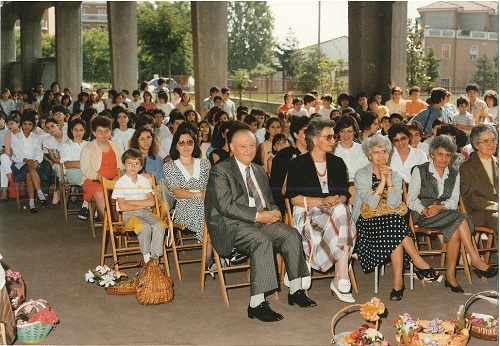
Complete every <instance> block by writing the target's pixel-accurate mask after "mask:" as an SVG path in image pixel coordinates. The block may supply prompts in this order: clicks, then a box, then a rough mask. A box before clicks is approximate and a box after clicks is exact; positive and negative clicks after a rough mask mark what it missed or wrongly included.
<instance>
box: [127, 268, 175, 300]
mask: <svg viewBox="0 0 500 346" xmlns="http://www.w3.org/2000/svg"><path fill="white" fill-rule="evenodd" d="M135 296H136V298H137V301H138V302H139V303H140V304H143V305H157V304H163V303H168V302H170V301H172V299H174V289H173V287H172V280H171V279H170V278H169V277H168V276H165V275H164V274H163V272H162V271H161V269H160V267H159V266H158V261H156V260H154V259H150V260H149V261H148V263H146V264H145V265H144V267H142V269H141V271H140V273H139V276H138V277H137V281H136V292H135Z"/></svg>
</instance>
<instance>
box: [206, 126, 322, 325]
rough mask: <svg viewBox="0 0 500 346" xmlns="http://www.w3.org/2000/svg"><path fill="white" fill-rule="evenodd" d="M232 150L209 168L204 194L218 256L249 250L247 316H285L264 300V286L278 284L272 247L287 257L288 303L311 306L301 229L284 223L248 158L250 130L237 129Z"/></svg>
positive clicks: (253, 151)
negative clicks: (304, 284)
mask: <svg viewBox="0 0 500 346" xmlns="http://www.w3.org/2000/svg"><path fill="white" fill-rule="evenodd" d="M230 140H231V142H230V148H231V150H232V151H233V153H234V156H233V157H231V158H229V159H227V160H225V161H223V162H221V163H218V164H217V165H215V166H213V167H212V169H211V170H210V176H209V179H208V185H207V191H206V195H205V218H206V222H207V226H208V232H209V233H210V237H211V239H212V244H213V246H214V248H215V250H216V251H217V252H218V253H219V255H220V256H222V257H225V256H228V255H229V254H230V253H231V251H232V250H233V249H234V248H236V251H238V252H239V253H243V254H245V255H248V256H250V295H251V297H250V304H249V306H248V317H249V318H257V319H259V320H261V321H264V322H274V321H279V320H282V319H283V316H282V315H280V314H278V313H276V312H274V311H273V310H272V309H271V308H270V307H269V303H268V302H267V301H266V300H265V297H264V294H265V293H266V292H270V291H274V290H276V289H277V288H278V279H277V276H276V270H275V264H274V252H273V250H277V251H278V252H280V253H281V254H282V255H283V257H284V260H285V265H286V270H287V273H288V277H289V278H290V293H289V294H288V303H289V304H290V305H294V304H297V305H299V306H300V307H313V306H316V303H315V302H314V301H313V300H311V299H309V298H308V297H307V296H306V295H305V293H304V291H303V290H302V280H301V278H302V277H306V276H309V275H310V274H309V271H308V269H307V264H306V261H305V259H304V252H303V250H302V239H301V236H300V234H299V232H298V231H297V230H296V229H294V228H292V227H290V226H288V225H285V224H284V223H282V222H281V221H280V220H281V212H280V211H279V209H278V206H277V205H276V204H275V203H274V200H273V197H272V193H271V189H270V188H269V178H268V176H267V174H266V173H265V172H264V170H263V169H262V167H260V166H258V165H256V164H254V163H252V160H253V159H254V157H255V154H256V140H255V136H254V134H253V133H252V132H250V131H248V130H245V129H240V130H236V132H235V133H234V135H233V136H232V138H231V139H230Z"/></svg>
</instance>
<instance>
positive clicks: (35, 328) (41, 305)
mask: <svg viewBox="0 0 500 346" xmlns="http://www.w3.org/2000/svg"><path fill="white" fill-rule="evenodd" d="M31 304H32V302H31V301H29V302H26V303H24V304H22V305H21V306H20V307H19V308H17V310H16V311H15V312H14V315H15V316H16V317H17V316H18V315H20V314H22V313H29V312H30V311H31V309H33V308H31V309H30V310H29V311H27V310H26V309H25V308H27V307H31V306H32V305H31ZM46 306H47V301H45V300H43V299H38V301H37V306H36V307H35V308H34V309H37V310H40V309H45V307H46ZM54 327H55V323H50V324H42V323H41V322H33V323H28V324H25V325H23V326H18V327H17V328H16V329H17V339H18V340H19V341H22V342H24V343H27V344H36V343H39V342H41V341H43V340H44V339H45V338H46V337H47V335H49V333H50V331H51V330H52V329H53V328H54Z"/></svg>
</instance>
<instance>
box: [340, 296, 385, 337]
mask: <svg viewBox="0 0 500 346" xmlns="http://www.w3.org/2000/svg"><path fill="white" fill-rule="evenodd" d="M353 308H357V309H359V312H360V314H361V316H363V318H364V319H365V320H366V321H369V323H363V324H362V325H361V326H360V327H359V328H358V329H356V330H354V331H352V332H344V333H339V334H335V325H336V324H337V322H338V319H337V318H339V317H342V316H340V315H341V314H344V316H345V315H348V314H349V313H350V312H349V309H353ZM384 312H385V306H384V303H382V302H381V301H380V299H378V298H375V297H373V298H372V299H371V300H370V301H369V302H366V303H364V304H352V305H348V306H345V307H343V308H342V309H340V311H339V312H337V313H336V314H335V315H334V316H333V318H332V322H331V332H332V342H331V344H332V345H337V346H351V345H359V346H365V345H373V344H378V345H380V346H386V345H389V343H388V342H387V340H385V339H384V336H383V335H382V333H380V332H379V331H378V321H379V320H380V316H379V315H380V314H383V313H384ZM371 322H374V323H375V324H373V323H371Z"/></svg>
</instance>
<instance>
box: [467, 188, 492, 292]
mask: <svg viewBox="0 0 500 346" xmlns="http://www.w3.org/2000/svg"><path fill="white" fill-rule="evenodd" d="M458 209H459V210H461V211H462V212H463V213H465V214H467V210H466V209H465V205H464V203H463V200H462V196H460V200H459V204H458ZM474 233H475V234H473V235H472V244H474V247H475V248H476V249H477V251H478V252H479V254H483V257H484V261H485V262H486V264H488V265H491V264H490V259H491V254H492V253H495V252H497V253H498V242H497V240H496V239H495V232H494V231H493V230H492V229H491V228H488V227H484V226H475V227H474ZM495 265H498V263H497V264H495ZM481 280H482V281H483V282H484V283H487V282H488V279H487V278H485V277H481Z"/></svg>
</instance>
